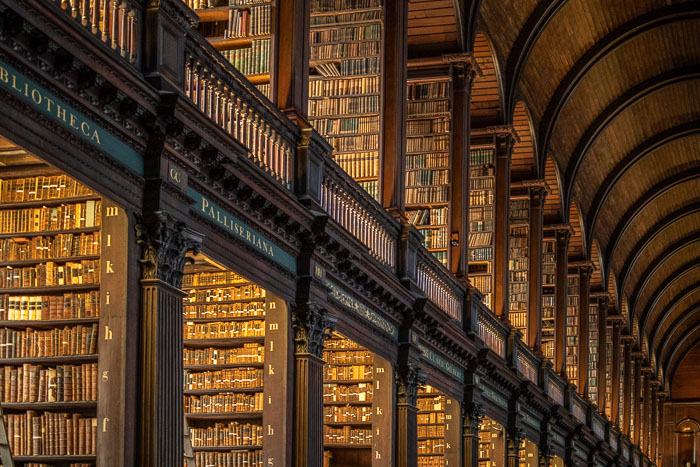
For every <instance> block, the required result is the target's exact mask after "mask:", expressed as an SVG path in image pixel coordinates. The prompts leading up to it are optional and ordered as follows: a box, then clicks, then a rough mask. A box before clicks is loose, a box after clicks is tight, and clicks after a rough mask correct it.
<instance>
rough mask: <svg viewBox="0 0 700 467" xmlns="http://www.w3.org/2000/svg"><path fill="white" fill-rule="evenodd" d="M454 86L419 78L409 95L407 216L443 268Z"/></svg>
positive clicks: (412, 83)
mask: <svg viewBox="0 0 700 467" xmlns="http://www.w3.org/2000/svg"><path fill="white" fill-rule="evenodd" d="M450 87H451V82H450V80H449V78H443V79H429V80H428V79H423V80H419V79H416V80H410V81H409V82H408V88H407V94H406V95H407V100H408V103H407V107H408V110H407V113H406V164H405V167H406V169H405V170H406V217H407V219H408V221H409V222H410V223H412V224H413V225H415V226H416V228H418V231H419V232H420V233H421V234H422V235H423V237H424V239H425V247H426V248H427V249H428V250H429V251H430V252H432V253H433V255H434V256H435V257H436V258H437V259H438V260H439V261H440V262H441V263H442V264H443V265H445V267H447V265H448V251H449V232H450V229H449V225H448V224H449V219H450V217H449V208H450V205H449V204H450V203H449V189H450V179H451V177H450V171H451V163H450V131H451V119H450V114H449V111H450V109H451V90H450ZM445 112H448V113H447V114H446V113H445Z"/></svg>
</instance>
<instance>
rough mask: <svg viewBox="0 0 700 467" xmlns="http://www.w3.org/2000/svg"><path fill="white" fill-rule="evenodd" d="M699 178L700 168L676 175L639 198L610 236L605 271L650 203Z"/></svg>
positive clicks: (606, 250) (606, 251) (606, 249)
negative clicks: (631, 227) (636, 219)
mask: <svg viewBox="0 0 700 467" xmlns="http://www.w3.org/2000/svg"><path fill="white" fill-rule="evenodd" d="M697 178H700V168H696V169H693V170H688V171H686V172H685V173H681V174H678V175H674V176H672V177H669V178H667V179H665V180H662V181H661V182H659V183H657V184H656V185H654V187H652V188H651V189H650V190H649V191H647V192H646V193H645V194H644V195H643V196H642V197H641V198H639V199H638V200H637V201H636V202H635V204H634V205H632V206H631V207H630V209H628V210H627V212H625V214H623V216H622V217H621V218H620V221H619V222H618V223H617V225H616V226H615V229H614V230H613V233H612V235H611V236H610V239H611V240H612V243H609V244H608V245H606V248H605V258H604V260H605V269H606V270H609V268H610V264H611V262H612V257H613V253H614V252H615V249H616V248H617V245H618V243H620V240H621V238H622V236H623V234H624V233H625V231H626V230H627V228H628V227H629V225H630V224H631V223H632V221H633V220H634V219H635V218H636V217H637V216H638V215H639V214H640V213H641V212H642V211H643V210H644V208H645V207H646V206H648V205H649V203H651V202H653V201H654V200H655V199H657V198H658V197H659V196H661V195H663V194H664V193H666V192H667V191H669V190H671V189H672V188H674V187H676V186H678V185H681V184H683V183H686V182H688V181H691V180H695V179H697Z"/></svg>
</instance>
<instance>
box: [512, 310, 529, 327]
mask: <svg viewBox="0 0 700 467" xmlns="http://www.w3.org/2000/svg"><path fill="white" fill-rule="evenodd" d="M510 311H515V310H510ZM508 319H509V320H510V324H511V325H512V326H513V327H514V328H517V329H525V328H527V313H518V312H515V313H508Z"/></svg>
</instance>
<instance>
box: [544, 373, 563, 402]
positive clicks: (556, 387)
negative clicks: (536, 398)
mask: <svg viewBox="0 0 700 467" xmlns="http://www.w3.org/2000/svg"><path fill="white" fill-rule="evenodd" d="M548 383H549V384H547V395H548V396H549V397H550V398H551V399H552V400H553V401H554V402H556V403H557V404H559V405H562V406H563V405H564V388H563V387H562V386H561V381H560V380H559V378H557V377H556V376H555V375H554V374H552V373H551V372H550V374H549V381H548Z"/></svg>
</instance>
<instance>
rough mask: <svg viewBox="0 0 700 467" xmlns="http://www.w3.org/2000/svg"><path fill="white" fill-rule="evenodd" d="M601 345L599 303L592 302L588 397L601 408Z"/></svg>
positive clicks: (589, 307)
mask: <svg viewBox="0 0 700 467" xmlns="http://www.w3.org/2000/svg"><path fill="white" fill-rule="evenodd" d="M599 345H601V342H600V340H599V339H598V304H597V303H591V304H590V305H588V398H589V399H590V400H591V402H592V403H594V404H595V405H597V406H598V408H599V409H601V408H603V406H602V403H603V401H599V400H598V383H599V379H600V362H599V361H598V346H599ZM603 371H604V368H603Z"/></svg>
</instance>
